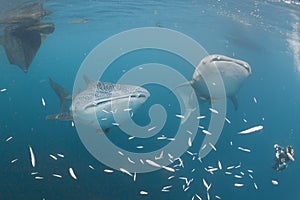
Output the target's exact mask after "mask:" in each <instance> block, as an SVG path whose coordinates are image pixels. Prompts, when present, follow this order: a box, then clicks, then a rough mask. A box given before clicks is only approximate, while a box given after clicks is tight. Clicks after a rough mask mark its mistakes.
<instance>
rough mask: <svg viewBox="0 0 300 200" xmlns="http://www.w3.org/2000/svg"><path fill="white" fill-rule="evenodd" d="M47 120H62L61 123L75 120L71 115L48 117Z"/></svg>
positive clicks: (61, 114)
mask: <svg viewBox="0 0 300 200" xmlns="http://www.w3.org/2000/svg"><path fill="white" fill-rule="evenodd" d="M46 120H60V121H70V120H73V117H72V116H71V114H70V113H59V114H53V115H47V116H46Z"/></svg>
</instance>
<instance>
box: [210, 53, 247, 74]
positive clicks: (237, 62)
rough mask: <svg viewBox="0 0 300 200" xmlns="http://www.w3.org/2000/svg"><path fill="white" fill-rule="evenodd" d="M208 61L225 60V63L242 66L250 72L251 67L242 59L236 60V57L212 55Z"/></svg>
mask: <svg viewBox="0 0 300 200" xmlns="http://www.w3.org/2000/svg"><path fill="white" fill-rule="evenodd" d="M210 62H220V63H222V62H227V63H234V64H236V65H238V66H240V67H242V68H244V69H245V70H247V72H248V73H249V74H251V68H250V66H249V65H248V64H247V63H246V62H244V61H241V60H237V59H232V58H229V57H223V56H216V57H213V58H212V59H211V60H210Z"/></svg>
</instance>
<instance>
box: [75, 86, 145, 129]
mask: <svg viewBox="0 0 300 200" xmlns="http://www.w3.org/2000/svg"><path fill="white" fill-rule="evenodd" d="M149 96H150V93H149V92H148V90H146V89H145V88H142V87H139V86H133V85H121V84H112V83H105V82H96V83H93V84H91V85H89V87H88V88H87V89H86V90H84V91H82V92H80V93H78V94H77V95H75V97H74V98H73V101H72V105H71V107H70V111H71V113H72V115H73V117H77V118H78V119H80V120H81V121H82V122H84V123H88V124H91V123H97V122H95V119H98V120H102V119H104V118H105V120H106V121H108V123H111V122H112V116H111V114H115V113H117V112H123V113H124V111H126V110H127V111H129V110H130V111H134V110H135V109H137V108H138V107H140V106H141V105H142V104H143V103H144V102H145V101H146V100H147V99H148V97H149Z"/></svg>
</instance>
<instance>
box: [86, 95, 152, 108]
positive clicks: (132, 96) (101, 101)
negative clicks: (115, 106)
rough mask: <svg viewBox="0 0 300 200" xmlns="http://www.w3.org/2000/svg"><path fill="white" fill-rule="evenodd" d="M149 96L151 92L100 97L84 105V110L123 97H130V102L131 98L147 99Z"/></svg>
mask: <svg viewBox="0 0 300 200" xmlns="http://www.w3.org/2000/svg"><path fill="white" fill-rule="evenodd" d="M148 97H149V94H146V93H145V94H144V93H139V94H132V95H125V96H120V97H113V98H107V99H100V100H99V101H94V102H92V103H89V104H88V105H86V106H85V107H84V110H87V109H89V108H95V107H98V106H103V105H105V104H107V103H111V104H112V103H113V102H114V101H117V100H121V99H128V102H130V101H131V100H137V99H143V100H145V99H147V98H148Z"/></svg>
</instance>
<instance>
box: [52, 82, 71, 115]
mask: <svg viewBox="0 0 300 200" xmlns="http://www.w3.org/2000/svg"><path fill="white" fill-rule="evenodd" d="M49 84H50V86H51V88H52V89H53V90H54V92H55V93H56V95H57V96H58V97H59V101H60V112H59V114H53V115H48V116H47V117H46V120H72V116H71V115H70V113H68V112H66V109H67V104H68V102H69V101H71V100H72V95H71V94H70V93H69V92H68V91H67V90H65V89H64V88H63V87H62V86H60V85H59V84H58V83H56V82H54V81H53V80H52V79H51V78H49Z"/></svg>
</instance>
